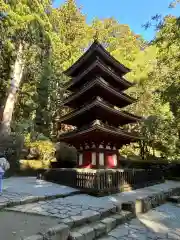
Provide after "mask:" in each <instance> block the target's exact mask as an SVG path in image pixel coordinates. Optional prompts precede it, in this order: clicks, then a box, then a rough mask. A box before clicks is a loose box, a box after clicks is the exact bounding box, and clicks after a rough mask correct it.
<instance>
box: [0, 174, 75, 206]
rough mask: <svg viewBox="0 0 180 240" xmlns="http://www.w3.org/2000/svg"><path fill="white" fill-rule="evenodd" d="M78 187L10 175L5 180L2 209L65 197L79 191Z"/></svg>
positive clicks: (1, 196)
mask: <svg viewBox="0 0 180 240" xmlns="http://www.w3.org/2000/svg"><path fill="white" fill-rule="evenodd" d="M78 192H79V190H78V189H74V188H71V187H67V186H63V185H58V184H55V183H50V182H46V181H43V180H37V179H36V178H35V177H10V178H7V179H4V180H3V193H2V194H1V195H0V209H1V208H3V207H6V206H7V205H19V204H23V203H27V202H36V201H38V200H42V199H47V198H51V197H54V198H55V197H64V196H68V195H71V194H76V193H78Z"/></svg>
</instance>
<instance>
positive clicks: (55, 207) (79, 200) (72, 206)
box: [6, 194, 116, 221]
mask: <svg viewBox="0 0 180 240" xmlns="http://www.w3.org/2000/svg"><path fill="white" fill-rule="evenodd" d="M6 210H7V211H16V212H17V211H18V212H26V213H32V214H38V215H44V216H52V217H57V218H59V219H61V220H63V219H73V220H74V221H75V220H76V216H77V218H80V217H90V216H94V215H98V214H103V212H105V211H108V210H110V211H113V210H114V211H116V206H115V205H114V203H113V202H111V201H110V200H109V199H108V198H103V199H101V198H96V197H92V196H89V195H86V194H82V195H76V196H69V197H66V198H58V199H54V200H48V201H40V202H37V203H30V204H24V205H20V206H15V207H11V208H7V209H6Z"/></svg>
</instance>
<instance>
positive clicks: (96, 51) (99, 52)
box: [64, 41, 131, 77]
mask: <svg viewBox="0 0 180 240" xmlns="http://www.w3.org/2000/svg"><path fill="white" fill-rule="evenodd" d="M93 55H94V56H99V57H101V58H102V59H103V61H104V62H106V63H108V65H109V66H111V67H112V68H114V69H116V71H117V72H118V73H119V74H121V75H124V74H126V73H128V72H130V71H131V70H130V69H129V68H127V67H125V66H124V65H123V64H121V63H119V62H118V61H117V60H116V59H115V58H114V57H113V56H111V55H110V54H109V53H108V51H107V50H106V49H105V48H103V47H102V46H101V44H99V42H98V41H94V43H93V44H92V45H91V47H90V48H89V49H88V50H87V51H86V52H85V53H84V54H83V55H82V56H81V57H80V58H79V59H78V60H77V61H76V62H75V63H74V64H73V65H72V66H71V67H70V68H68V69H67V70H66V71H64V74H65V75H67V76H69V77H75V76H77V75H78V73H79V71H80V69H82V68H84V67H83V66H86V67H87V66H88V65H89V63H88V60H89V61H90V60H91V62H92V59H93Z"/></svg>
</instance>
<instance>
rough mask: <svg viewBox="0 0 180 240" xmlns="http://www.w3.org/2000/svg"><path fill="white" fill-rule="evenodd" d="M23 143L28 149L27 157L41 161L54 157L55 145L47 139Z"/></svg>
mask: <svg viewBox="0 0 180 240" xmlns="http://www.w3.org/2000/svg"><path fill="white" fill-rule="evenodd" d="M25 145H26V148H28V149H29V154H28V156H27V159H39V160H42V161H46V160H52V159H54V152H55V147H54V144H53V143H52V142H51V141H49V140H37V141H34V142H29V141H26V144H25Z"/></svg>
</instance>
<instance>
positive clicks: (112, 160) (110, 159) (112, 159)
mask: <svg viewBox="0 0 180 240" xmlns="http://www.w3.org/2000/svg"><path fill="white" fill-rule="evenodd" d="M106 166H107V167H108V168H116V167H117V155H116V154H114V153H107V155H106Z"/></svg>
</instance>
